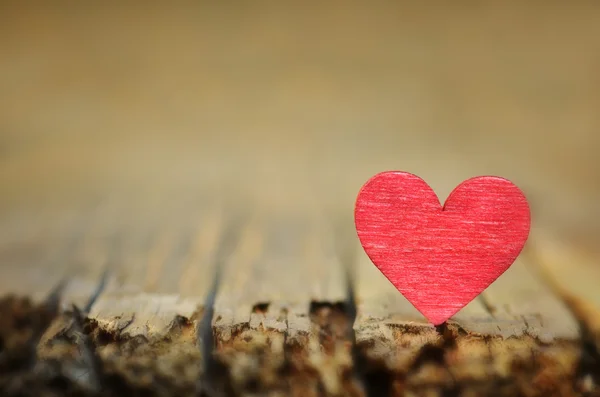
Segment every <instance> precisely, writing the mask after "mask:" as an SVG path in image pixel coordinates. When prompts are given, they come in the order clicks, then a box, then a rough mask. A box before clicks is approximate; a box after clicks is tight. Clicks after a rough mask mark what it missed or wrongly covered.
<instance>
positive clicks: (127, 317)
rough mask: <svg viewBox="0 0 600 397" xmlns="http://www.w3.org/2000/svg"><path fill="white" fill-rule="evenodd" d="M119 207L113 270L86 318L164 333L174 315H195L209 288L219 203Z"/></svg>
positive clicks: (123, 329) (124, 332) (147, 333)
mask: <svg viewBox="0 0 600 397" xmlns="http://www.w3.org/2000/svg"><path fill="white" fill-rule="evenodd" d="M139 205H140V207H141V208H136V209H133V208H127V207H124V208H122V209H121V211H120V213H117V214H115V215H114V217H113V220H116V219H118V218H122V219H124V221H123V226H122V227H121V229H120V230H115V231H114V236H116V237H117V238H119V239H120V242H119V244H120V247H114V249H116V250H118V256H117V257H114V258H112V259H111V262H112V263H111V265H112V266H111V271H112V272H113V273H114V275H113V276H112V277H111V280H110V282H109V284H108V285H107V287H106V290H105V291H104V293H103V294H102V295H101V296H100V298H99V299H98V300H97V302H96V303H95V304H94V305H93V306H92V308H91V312H90V318H92V319H94V320H95V321H97V322H98V323H99V324H101V326H102V327H103V328H104V329H108V330H120V334H121V336H123V337H129V338H133V337H136V336H142V337H144V338H146V339H153V338H160V337H163V336H164V335H165V334H166V333H167V332H169V330H170V328H171V327H172V326H173V322H174V321H175V320H176V318H177V317H183V318H185V319H187V320H190V319H192V318H194V316H195V315H197V312H198V310H200V309H201V307H202V304H203V302H204V300H205V299H206V297H207V295H208V294H209V292H210V286H211V283H212V279H213V277H214V272H215V267H214V266H215V260H214V255H215V253H216V250H217V249H218V248H219V244H220V241H219V239H220V237H221V233H222V232H223V222H224V219H223V214H222V212H221V210H220V208H219V207H218V206H215V205H212V204H210V203H203V202H202V201H197V202H191V200H190V201H183V202H182V201H181V200H171V201H167V200H165V199H164V198H160V197H159V198H157V199H156V200H154V202H147V203H145V204H144V203H142V204H139Z"/></svg>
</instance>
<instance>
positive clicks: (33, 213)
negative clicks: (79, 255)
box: [0, 207, 89, 301]
mask: <svg viewBox="0 0 600 397" xmlns="http://www.w3.org/2000/svg"><path fill="white" fill-rule="evenodd" d="M86 213H87V212H86V211H85V209H82V208H78V207H75V208H73V209H70V210H66V211H58V210H57V209H55V208H31V209H30V210H29V211H23V213H20V214H19V215H18V216H14V217H12V219H10V218H5V219H4V220H3V222H2V224H1V225H0V231H1V232H2V233H3V234H4V235H5V238H3V239H2V245H1V246H0V263H1V265H0V266H1V268H2V273H3V277H1V279H0V293H1V294H7V293H16V294H21V295H26V296H29V297H31V298H33V299H34V300H35V301H41V300H43V299H45V298H46V297H47V295H48V294H49V292H50V291H51V290H52V289H53V288H55V287H56V286H57V285H58V284H59V283H60V282H62V281H68V276H69V270H70V269H71V268H72V265H73V259H74V258H73V254H74V252H77V251H79V250H81V246H82V240H83V238H82V236H83V235H84V233H85V232H86V229H87V227H88V226H89V225H88V219H86V217H85V215H86Z"/></svg>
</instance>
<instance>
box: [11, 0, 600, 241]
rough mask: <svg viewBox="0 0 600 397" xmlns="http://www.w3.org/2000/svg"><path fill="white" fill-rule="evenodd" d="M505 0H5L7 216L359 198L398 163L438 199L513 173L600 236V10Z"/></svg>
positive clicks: (545, 209) (563, 229)
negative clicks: (166, 204)
mask: <svg viewBox="0 0 600 397" xmlns="http://www.w3.org/2000/svg"><path fill="white" fill-rule="evenodd" d="M496 3H497V4H493V2H480V3H478V2H466V1H465V2H458V3H453V5H449V3H446V2H424V3H421V5H418V6H417V5H414V4H412V5H408V3H407V4H405V5H402V4H395V5H394V4H393V3H392V2H365V3H362V4H361V3H356V2H328V3H326V4H325V3H320V2H309V3H307V2H298V3H295V4H293V3H286V4H285V5H284V4H282V3H281V2H272V3H266V2H252V3H241V2H240V3H239V4H236V5H230V6H224V5H215V4H212V5H208V4H206V5H203V4H198V5H195V6H191V5H183V4H179V5H168V6H167V5H164V6H157V5H152V6H149V5H145V6H141V5H138V6H135V5H128V6H125V5H120V4H119V3H118V2H114V3H102V4H96V5H93V6H92V5H89V4H87V5H84V4H80V3H75V2H74V3H73V4H69V3H60V4H58V3H57V4H55V5H43V4H40V5H35V4H28V5H16V3H15V4H8V3H6V2H3V3H2V5H0V186H1V195H0V215H1V217H2V218H1V219H2V220H3V222H8V223H4V224H5V225H14V224H15V223H14V222H17V223H18V222H22V220H23V219H24V217H25V218H27V215H24V214H31V213H35V211H34V210H36V209H38V208H42V207H44V208H50V209H53V208H70V207H72V206H74V205H79V203H82V202H87V201H89V202H92V201H94V200H102V199H103V197H105V196H107V195H117V196H118V195H119V194H120V193H119V192H130V193H131V192H134V191H137V192H141V193H142V196H143V197H146V196H145V195H150V194H151V192H153V191H155V190H162V191H167V190H168V189H169V190H172V191H174V192H176V194H178V195H185V194H187V192H188V191H192V190H193V191H196V190H200V191H203V192H208V193H205V194H207V195H209V196H210V195H211V194H212V192H225V193H227V192H232V191H236V189H240V188H241V189H242V190H245V191H250V192H251V191H252V190H253V189H267V190H268V191H271V192H272V194H274V195H278V194H283V195H284V194H286V192H290V191H293V189H294V188H298V189H301V188H302V186H308V185H305V184H306V183H309V184H311V183H312V186H314V187H315V188H316V190H317V191H318V192H319V193H318V194H321V193H323V192H325V193H323V196H322V197H323V202H325V203H329V204H332V205H337V204H339V206H338V208H340V209H341V210H342V211H349V209H350V208H351V205H352V202H353V200H354V196H355V194H356V192H357V191H358V188H359V187H360V185H361V184H362V183H363V182H364V181H365V180H366V178H368V177H369V176H371V175H372V174H374V173H376V172H378V171H383V170H386V169H402V170H406V171H410V172H413V173H416V174H418V175H420V176H422V177H424V178H425V179H426V180H428V181H430V183H431V184H432V186H433V188H434V189H435V190H436V191H437V192H439V194H440V195H441V196H442V197H445V196H446V195H447V194H448V193H449V191H450V189H451V188H452V187H453V186H455V185H456V184H458V183H459V182H460V181H461V180H462V179H465V178H467V177H470V176H474V175H479V174H498V175H501V176H505V177H508V178H510V179H512V180H513V181H515V182H516V183H517V184H518V185H520V186H521V187H522V188H523V189H524V190H525V191H526V193H527V195H528V196H529V198H530V200H531V202H532V207H533V209H534V222H535V223H534V225H535V227H544V228H552V229H553V230H554V231H557V232H559V233H560V234H561V235H562V236H565V237H568V238H569V240H570V241H574V242H579V243H585V244H586V245H587V246H588V247H592V248H594V246H595V242H597V241H598V237H600V226H599V221H600V212H599V210H598V202H599V201H600V200H599V199H600V160H599V159H598V152H599V149H600V113H599V109H600V7H599V6H596V5H595V3H594V2H584V1H575V2H570V3H568V4H567V3H566V2H559V1H549V2H535V1H530V2H517V1H515V2H496ZM298 181H302V182H298ZM303 184H304V185H303ZM124 194H125V193H124ZM127 194H129V193H127ZM218 194H221V193H218ZM218 194H217V193H215V196H217V195H218ZM267 196H269V195H267ZM119 197H120V196H119ZM325 198H327V199H325ZM328 200H329V201H328ZM29 221H30V222H43V220H39V219H33V220H29ZM3 229H4V230H3V232H2V236H3V239H5V242H8V241H9V240H10V236H12V235H14V234H15V233H16V232H15V231H14V229H11V228H7V227H4V228H3Z"/></svg>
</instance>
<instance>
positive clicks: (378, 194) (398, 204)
mask: <svg viewBox="0 0 600 397" xmlns="http://www.w3.org/2000/svg"><path fill="white" fill-rule="evenodd" d="M354 220H355V224H356V231H357V233H358V237H359V239H360V242H361V244H362V246H363V248H364V249H365V252H366V253H367V255H368V256H369V258H371V260H372V261H373V263H374V264H375V266H377V268H379V270H380V271H381V272H382V273H383V274H384V275H385V276H386V277H387V278H388V280H390V281H391V282H392V284H394V286H395V287H396V288H397V289H398V291H400V292H401V293H402V295H404V297H406V299H408V300H409V301H410V302H411V303H412V304H413V305H414V306H415V307H416V308H417V310H419V311H420V312H421V313H422V314H423V315H424V316H425V317H426V318H427V319H428V320H429V321H430V322H431V323H433V324H434V325H439V324H441V323H443V322H444V321H446V320H447V319H449V318H450V317H452V316H453V315H454V314H456V312H458V311H459V310H460V309H461V308H463V307H464V306H465V305H466V304H467V303H469V302H470V301H472V300H473V299H475V297H477V295H479V294H480V293H481V292H482V291H483V290H484V289H486V288H487V287H488V286H489V285H490V284H491V283H492V282H493V281H494V280H496V279H497V278H498V277H499V276H500V275H501V274H502V273H504V272H505V271H506V269H508V268H509V267H510V265H512V263H513V262H514V261H515V259H516V258H517V256H518V255H519V253H520V252H521V250H522V249H523V246H524V245H525V241H526V240H527V237H528V236H529V227H530V212H529V205H528V204H527V199H526V198H525V196H524V195H523V192H521V190H520V189H519V188H518V187H517V186H515V185H514V184H513V183H511V182H510V181H508V180H506V179H503V178H498V177H493V176H481V177H476V178H472V179H469V180H466V181H464V182H463V183H461V184H460V185H458V187H456V188H455V189H454V191H453V192H452V193H451V194H450V196H449V197H448V199H447V200H446V204H444V207H443V208H442V206H441V205H440V202H439V200H438V198H437V196H436V194H435V193H434V192H433V190H432V189H431V188H430V187H429V185H427V183H425V181H423V180H422V179H421V178H419V177H418V176H415V175H412V174H409V173H406V172H383V173H380V174H377V175H375V176H374V177H373V178H371V179H370V180H369V181H367V183H365V185H364V186H363V187H362V189H361V190H360V192H359V194H358V198H357V200H356V208H355V211H354Z"/></svg>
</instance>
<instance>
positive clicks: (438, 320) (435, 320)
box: [427, 317, 450, 327]
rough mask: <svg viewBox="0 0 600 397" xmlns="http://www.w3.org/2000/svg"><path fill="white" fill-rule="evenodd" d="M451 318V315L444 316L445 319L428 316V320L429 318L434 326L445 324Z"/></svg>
mask: <svg viewBox="0 0 600 397" xmlns="http://www.w3.org/2000/svg"><path fill="white" fill-rule="evenodd" d="M449 319H450V317H448V318H443V319H440V318H436V319H430V318H428V319H427V320H428V321H429V322H430V323H431V325H433V326H436V327H437V326H438V325H442V324H444V323H445V322H446V321H448V320H449Z"/></svg>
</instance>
